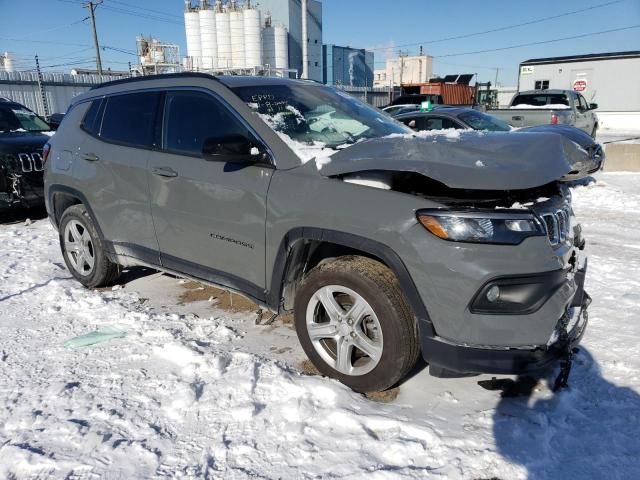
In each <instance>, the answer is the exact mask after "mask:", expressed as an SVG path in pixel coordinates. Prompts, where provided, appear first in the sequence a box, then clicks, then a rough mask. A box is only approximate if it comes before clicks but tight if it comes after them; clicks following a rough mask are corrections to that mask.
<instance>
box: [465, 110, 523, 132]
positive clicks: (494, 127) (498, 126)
mask: <svg viewBox="0 0 640 480" xmlns="http://www.w3.org/2000/svg"><path fill="white" fill-rule="evenodd" d="M458 118H460V120H462V121H463V122H465V123H466V124H467V125H469V126H470V127H471V128H473V129H474V130H489V131H490V132H509V131H511V127H510V126H509V124H508V123H506V122H503V121H502V120H500V119H498V118H496V117H492V116H491V115H487V114H486V113H482V112H466V113H461V114H460V115H458Z"/></svg>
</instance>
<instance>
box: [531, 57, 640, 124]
mask: <svg viewBox="0 0 640 480" xmlns="http://www.w3.org/2000/svg"><path fill="white" fill-rule="evenodd" d="M578 79H581V80H584V81H585V82H586V85H587V88H586V90H584V91H583V92H581V93H582V95H583V96H584V98H586V99H587V101H588V102H593V103H597V104H598V110H599V111H602V112H638V111H640V88H639V87H638V85H640V58H638V57H636V58H619V59H618V58H616V59H613V58H612V59H606V60H584V61H573V62H562V61H560V62H557V63H548V64H543V65H538V64H533V65H530V66H529V68H527V69H525V70H524V71H523V70H522V69H521V71H520V91H525V90H533V89H534V88H535V82H536V81H542V80H548V81H549V88H559V89H563V90H566V89H568V90H571V89H572V88H573V82H574V81H575V80H578ZM596 113H597V112H596Z"/></svg>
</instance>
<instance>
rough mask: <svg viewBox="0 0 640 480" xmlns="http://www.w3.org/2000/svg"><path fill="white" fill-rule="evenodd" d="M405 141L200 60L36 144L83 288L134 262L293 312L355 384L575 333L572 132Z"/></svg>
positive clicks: (369, 116) (92, 103)
mask: <svg viewBox="0 0 640 480" xmlns="http://www.w3.org/2000/svg"><path fill="white" fill-rule="evenodd" d="M574 130H575V129H573V130H559V131H551V132H550V131H544V130H541V131H535V132H529V133H521V134H519V133H518V132H513V133H492V134H484V135H478V134H474V133H466V132H464V133H461V134H460V136H459V138H448V137H446V136H443V137H433V136H430V137H424V138H423V137H421V136H420V134H415V133H414V132H412V131H411V130H410V129H408V128H407V127H405V126H404V125H402V124H400V123H398V122H396V121H395V120H393V119H392V118H390V117H388V116H387V115H384V114H383V113H381V112H379V111H378V110H376V109H374V108H371V107H369V106H368V105H366V104H365V103H362V102H360V101H358V100H356V99H354V98H352V97H350V96H349V95H347V94H345V93H343V92H341V91H339V90H335V89H332V88H329V87H326V86H322V85H319V84H316V83H314V82H308V81H300V80H288V79H278V78H261V77H239V76H238V77H213V76H210V75H205V74H198V73H185V74H172V75H159V76H154V77H144V78H133V79H127V80H119V81H115V82H110V83H106V84H103V85H101V86H99V87H97V88H94V89H93V90H91V91H89V92H87V93H84V94H83V95H80V96H79V97H76V99H75V100H74V103H73V105H72V106H71V107H70V109H69V111H68V113H67V114H66V115H65V118H64V120H63V121H62V123H61V125H60V128H59V130H58V132H57V134H56V135H55V136H54V137H52V138H51V140H50V142H49V145H48V147H47V149H46V151H47V154H48V155H47V159H46V166H45V198H46V204H47V210H48V213H49V216H50V219H51V221H52V223H53V224H54V226H55V227H56V228H57V229H58V231H59V235H60V244H61V248H62V253H63V256H64V261H65V262H66V264H67V267H68V268H69V270H70V272H71V273H72V274H73V276H74V277H75V278H76V279H78V281H80V282H81V283H82V284H83V285H85V286H86V287H88V288H94V287H99V286H103V285H108V284H109V283H111V282H113V281H114V280H115V279H116V278H117V276H118V274H119V272H120V271H121V269H122V268H123V267H127V266H132V265H145V266H150V267H153V268H156V269H159V270H163V271H166V272H171V273H174V274H177V275H180V276H184V277H188V278H193V279H196V280H199V281H202V282H207V283H211V284H215V285H218V286H222V287H223V288H226V289H229V290H231V291H235V292H239V293H241V294H243V295H245V296H247V297H249V298H251V299H253V300H254V301H256V302H257V303H259V304H260V305H263V306H265V307H267V308H269V309H271V310H272V311H274V312H286V311H293V313H294V318H295V328H296V331H297V333H298V336H299V339H300V342H301V344H302V346H303V348H304V350H305V352H306V354H307V355H308V356H309V358H310V359H311V361H312V362H313V363H314V364H315V366H316V367H317V368H318V369H319V370H320V371H321V372H322V373H323V374H325V375H327V376H330V377H333V378H337V379H339V380H340V381H341V382H343V383H345V384H347V385H349V386H350V387H352V388H353V389H355V390H358V391H365V392H366V391H376V390H383V389H386V388H389V387H391V386H392V385H394V384H396V383H397V382H398V381H399V380H400V379H402V378H403V377H404V376H405V375H406V374H407V372H409V370H410V369H411V368H412V367H413V366H414V364H415V362H416V360H417V358H418V356H419V355H420V353H422V356H423V358H424V359H425V360H426V361H427V362H428V363H429V364H430V369H431V372H432V373H433V374H435V375H450V374H458V373H479V372H489V373H515V372H525V371H530V370H535V369H539V368H542V367H545V366H547V365H549V364H552V363H553V362H555V361H556V360H557V359H558V358H559V357H561V356H563V355H565V354H566V352H568V351H569V350H570V349H571V348H572V346H573V345H575V344H576V343H577V342H579V340H580V338H581V337H582V334H583V332H584V330H585V327H586V315H585V314H584V313H585V310H586V306H587V305H588V301H589V297H588V295H586V294H585V293H584V290H583V284H584V277H585V271H586V262H585V259H584V258H583V256H582V255H581V250H582V249H583V247H584V240H583V239H582V236H581V231H580V226H579V225H578V224H577V223H576V220H575V217H574V215H573V211H572V209H571V195H570V192H569V190H568V188H567V187H566V184H565V182H566V181H568V180H571V179H575V178H580V177H582V176H584V175H585V174H586V173H587V172H589V171H593V170H594V169H597V168H599V166H600V165H601V163H602V160H603V156H602V153H601V150H600V149H599V147H598V146H597V145H595V144H593V140H592V139H591V138H590V137H589V136H588V135H585V134H582V133H581V132H579V131H577V130H576V131H574Z"/></svg>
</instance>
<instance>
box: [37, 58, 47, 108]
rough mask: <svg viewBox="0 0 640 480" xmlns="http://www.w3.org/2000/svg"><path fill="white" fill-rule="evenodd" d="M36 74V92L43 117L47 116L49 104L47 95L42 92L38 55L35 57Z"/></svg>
mask: <svg viewBox="0 0 640 480" xmlns="http://www.w3.org/2000/svg"><path fill="white" fill-rule="evenodd" d="M36 73H37V75H38V91H39V92H40V98H41V99H42V110H43V112H44V116H45V117H48V116H49V103H48V102H47V94H46V93H45V91H44V86H43V85H42V71H41V70H40V60H38V55H36Z"/></svg>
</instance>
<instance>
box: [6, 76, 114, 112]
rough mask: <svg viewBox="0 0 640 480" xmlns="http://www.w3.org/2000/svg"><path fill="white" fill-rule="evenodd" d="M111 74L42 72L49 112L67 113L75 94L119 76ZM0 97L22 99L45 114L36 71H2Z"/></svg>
mask: <svg viewBox="0 0 640 480" xmlns="http://www.w3.org/2000/svg"><path fill="white" fill-rule="evenodd" d="M119 78H120V77H115V76H110V75H102V76H101V75H69V74H66V73H43V74H42V80H43V83H42V86H43V89H44V93H45V96H46V99H47V104H48V106H49V113H50V114H51V113H64V112H66V111H67V107H68V106H69V104H70V103H71V100H72V99H73V97H75V96H77V95H80V94H81V93H83V92H86V91H87V90H89V89H90V88H91V87H92V86H94V85H97V84H100V83H103V82H108V81H110V80H117V79H119ZM0 97H4V98H8V99H10V100H13V101H15V102H18V103H21V104H23V105H25V106H26V107H28V108H30V109H31V110H33V111H34V112H36V113H38V114H39V115H44V114H45V111H44V105H43V103H42V96H41V93H40V90H39V88H38V75H37V74H36V73H35V72H0Z"/></svg>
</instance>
